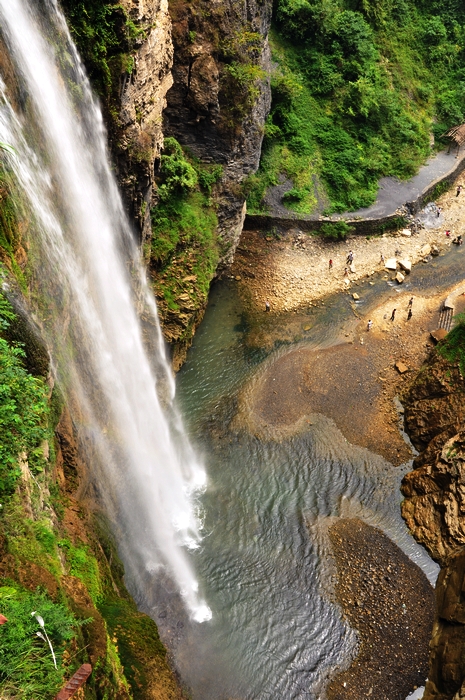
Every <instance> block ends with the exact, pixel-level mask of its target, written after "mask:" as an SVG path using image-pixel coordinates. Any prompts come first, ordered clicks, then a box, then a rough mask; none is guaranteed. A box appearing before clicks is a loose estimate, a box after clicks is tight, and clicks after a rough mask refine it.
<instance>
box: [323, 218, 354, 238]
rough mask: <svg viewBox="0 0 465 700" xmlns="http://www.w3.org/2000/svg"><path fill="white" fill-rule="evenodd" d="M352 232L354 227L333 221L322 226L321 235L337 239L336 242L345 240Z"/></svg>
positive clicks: (343, 222)
mask: <svg viewBox="0 0 465 700" xmlns="http://www.w3.org/2000/svg"><path fill="white" fill-rule="evenodd" d="M351 231H353V228H352V226H349V225H348V224H347V223H346V222H345V221H334V222H333V221H332V222H328V223H324V224H323V225H322V226H321V233H322V234H323V236H325V238H335V239H336V240H344V238H347V236H348V235H349V233H351Z"/></svg>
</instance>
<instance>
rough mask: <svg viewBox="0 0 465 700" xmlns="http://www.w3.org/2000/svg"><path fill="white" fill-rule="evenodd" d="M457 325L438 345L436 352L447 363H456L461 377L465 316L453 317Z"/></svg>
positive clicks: (464, 361)
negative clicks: (447, 361)
mask: <svg viewBox="0 0 465 700" xmlns="http://www.w3.org/2000/svg"><path fill="white" fill-rule="evenodd" d="M455 321H456V322H457V325H456V326H455V327H454V328H453V329H452V330H451V331H450V332H449V333H448V334H447V336H446V337H445V338H444V340H443V341H442V342H441V343H439V345H438V348H437V351H438V353H439V355H442V357H445V358H446V360H449V362H458V365H459V367H460V371H461V373H462V375H465V314H458V315H457V316H456V317H455Z"/></svg>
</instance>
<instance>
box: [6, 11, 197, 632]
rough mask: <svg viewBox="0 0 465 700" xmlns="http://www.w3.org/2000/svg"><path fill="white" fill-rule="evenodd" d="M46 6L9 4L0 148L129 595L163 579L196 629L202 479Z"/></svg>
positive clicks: (59, 31)
mask: <svg viewBox="0 0 465 700" xmlns="http://www.w3.org/2000/svg"><path fill="white" fill-rule="evenodd" d="M39 5H40V8H37V7H34V8H33V7H32V4H30V3H29V2H28V1H27V0H0V17H1V31H2V34H3V39H4V41H5V43H6V45H7V47H8V50H9V52H10V56H11V60H12V62H13V64H14V66H15V71H16V77H17V79H18V81H19V85H20V90H19V91H20V96H19V99H17V98H18V96H16V99H9V95H10V93H9V92H8V91H7V90H6V87H5V85H4V84H3V83H2V85H1V88H2V98H1V104H0V140H2V141H4V142H6V143H9V144H11V145H13V146H14V148H15V149H16V153H17V155H16V156H5V158H8V165H9V167H10V168H11V171H12V173H13V177H14V179H15V181H16V183H17V184H18V185H19V186H20V187H21V188H22V190H23V192H24V197H25V199H26V200H27V201H28V203H29V207H30V210H31V213H32V219H33V230H34V233H33V236H32V240H31V253H30V255H31V257H32V256H34V274H35V286H36V288H37V291H38V294H37V296H38V299H39V300H40V302H39V304H40V315H41V321H42V322H43V323H42V326H43V331H44V334H45V337H46V339H47V342H48V344H49V347H50V349H51V354H52V357H53V362H54V365H55V366H54V370H55V375H56V378H57V379H58V382H59V384H60V386H61V388H62V389H63V391H64V392H65V393H66V395H67V397H68V402H69V404H70V406H71V407H72V414H73V421H74V423H75V425H76V426H77V428H78V431H79V438H80V441H81V443H82V445H83V446H85V447H86V448H87V451H88V458H89V460H91V461H90V464H91V472H92V473H91V477H92V479H93V481H94V482H95V483H96V485H97V489H98V493H99V496H100V498H101V499H102V500H103V502H104V506H105V509H106V511H107V513H108V514H109V515H110V518H111V519H112V521H113V522H114V523H115V526H116V527H117V537H118V543H119V546H120V551H121V554H122V557H123V561H124V563H125V566H126V571H127V575H128V580H129V583H130V586H131V588H132V590H133V591H134V592H135V593H136V594H137V593H138V591H139V590H140V589H141V587H142V586H145V585H147V584H148V585H150V577H151V576H152V574H153V572H155V571H158V570H160V568H161V567H163V569H164V570H165V571H168V573H169V576H170V577H172V578H173V579H174V580H175V581H176V584H177V586H178V588H179V590H180V591H181V592H182V594H183V596H184V598H185V601H186V603H187V606H188V608H189V609H190V611H191V614H192V615H193V617H194V618H195V619H198V620H203V619H207V618H208V616H209V610H208V608H207V607H206V605H205V604H204V603H203V602H202V601H201V600H200V599H199V597H198V593H197V583H196V579H195V576H194V574H193V571H192V570H191V567H190V564H189V561H188V557H187V555H186V552H185V551H184V547H185V546H186V545H187V546H192V547H195V546H197V545H198V542H199V539H200V536H199V528H198V522H197V516H196V509H195V492H196V491H197V490H199V489H201V488H202V487H203V486H204V483H205V473H204V470H203V468H202V466H201V465H199V464H198V463H197V461H196V458H195V455H194V453H193V451H192V449H191V447H190V445H189V442H188V440H187V439H186V437H185V434H184V430H183V427H182V424H181V421H180V419H179V416H178V415H177V414H176V411H175V410H174V408H173V404H172V402H173V398H174V383H173V379H172V377H171V373H170V369H169V366H168V363H167V360H166V357H165V351H164V345H163V340H162V336H161V333H160V328H159V324H158V320H157V313H156V306H155V302H154V300H153V297H152V296H151V294H150V293H149V290H148V289H147V283H146V280H145V276H144V272H143V270H142V268H141V266H140V263H139V252H138V250H137V247H136V245H135V243H134V240H133V235H132V232H131V229H130V226H129V224H128V221H127V219H126V216H125V213H124V210H123V207H122V203H121V199H120V196H119V193H118V190H117V186H116V183H115V181H114V178H113V176H112V174H111V170H110V166H109V161H108V156H107V151H106V134H105V130H104V126H103V121H102V116H101V113H100V110H99V108H98V105H97V103H96V101H95V100H94V98H93V96H92V93H91V90H90V87H89V84H88V81H87V78H86V76H85V73H84V70H83V68H82V65H81V63H80V60H79V57H78V55H77V52H76V49H75V47H74V46H73V43H72V41H71V39H70V36H69V33H68V30H67V28H66V23H65V21H64V18H63V16H62V15H61V13H60V11H59V9H58V6H57V4H56V2H55V0H44V2H43V3H39ZM13 104H14V105H15V107H14V108H13V106H12V105H13ZM17 104H21V108H19V107H16V105H17ZM136 307H138V310H139V312H140V313H139V314H138V313H137V311H136ZM140 314H142V315H143V317H144V321H145V323H144V328H142V325H141V323H140V320H139V315H140ZM147 335H149V336H150V339H149V340H148V339H147V337H146V336H147ZM147 345H149V346H150V348H151V353H150V357H149V354H148V352H147V350H146V348H147Z"/></svg>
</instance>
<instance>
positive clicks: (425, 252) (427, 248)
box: [420, 243, 431, 258]
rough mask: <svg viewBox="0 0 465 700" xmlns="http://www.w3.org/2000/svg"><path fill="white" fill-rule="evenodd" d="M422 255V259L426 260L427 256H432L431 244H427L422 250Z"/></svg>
mask: <svg viewBox="0 0 465 700" xmlns="http://www.w3.org/2000/svg"><path fill="white" fill-rule="evenodd" d="M420 255H421V257H422V258H426V256H427V255H431V246H430V244H429V243H425V245H424V246H422V247H421V248H420Z"/></svg>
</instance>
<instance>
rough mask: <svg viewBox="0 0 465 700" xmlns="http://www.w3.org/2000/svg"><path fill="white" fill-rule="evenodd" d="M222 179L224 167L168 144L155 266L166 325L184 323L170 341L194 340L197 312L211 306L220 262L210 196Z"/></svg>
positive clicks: (156, 219) (155, 219) (155, 221)
mask: <svg viewBox="0 0 465 700" xmlns="http://www.w3.org/2000/svg"><path fill="white" fill-rule="evenodd" d="M221 174H222V170H221V167H219V166H205V165H202V164H200V163H199V161H197V160H196V159H194V158H192V157H191V156H189V155H188V154H187V153H185V152H184V151H183V150H182V148H181V146H180V145H179V144H178V143H177V141H176V140H175V139H173V138H170V139H166V143H165V151H164V155H163V156H162V158H161V168H160V176H159V190H158V191H159V193H160V196H161V201H160V202H159V204H158V206H157V207H156V208H154V209H153V210H152V230H153V237H152V244H151V251H150V261H151V263H150V266H151V271H152V276H153V284H154V287H155V292H156V295H157V299H158V301H159V308H160V314H161V317H162V320H166V319H167V318H168V316H169V314H170V313H171V312H179V314H178V316H179V320H180V323H179V324H178V326H177V329H176V331H173V335H172V336H171V337H170V338H169V339H170V340H175V341H179V340H184V339H185V337H190V334H191V332H192V329H191V328H190V322H191V317H192V312H194V311H195V310H197V309H199V308H202V307H203V306H204V305H205V304H206V301H207V296H208V291H209V288H210V282H211V280H212V279H213V276H214V274H215V271H216V266H217V264H218V259H219V245H218V236H217V226H218V219H217V216H216V207H215V204H214V202H213V200H212V198H211V194H212V188H213V187H214V186H215V183H216V182H217V181H218V180H219V178H220V177H221ZM183 312H184V313H183ZM183 319H184V323H183ZM165 331H166V324H165ZM168 332H169V331H168Z"/></svg>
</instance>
